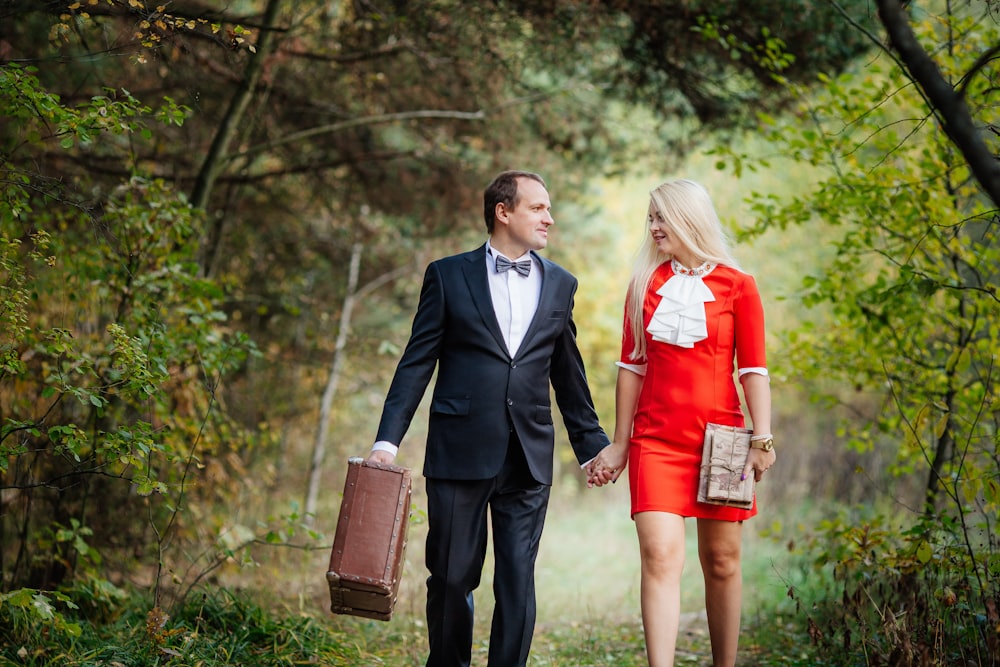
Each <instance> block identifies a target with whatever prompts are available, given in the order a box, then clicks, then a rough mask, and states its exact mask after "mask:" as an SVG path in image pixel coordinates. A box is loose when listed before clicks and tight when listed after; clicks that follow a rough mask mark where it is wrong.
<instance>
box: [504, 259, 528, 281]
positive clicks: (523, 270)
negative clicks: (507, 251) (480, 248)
mask: <svg viewBox="0 0 1000 667" xmlns="http://www.w3.org/2000/svg"><path fill="white" fill-rule="evenodd" d="M510 269H514V270H515V271H517V272H518V273H519V274H521V275H522V276H524V277H525V278H527V277H528V274H529V273H530V272H531V260H530V259H522V260H521V261H520V262H512V261H510V260H509V259H507V258H506V257H504V256H503V255H497V273H503V272H504V271H509V270H510Z"/></svg>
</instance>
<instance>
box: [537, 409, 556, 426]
mask: <svg viewBox="0 0 1000 667" xmlns="http://www.w3.org/2000/svg"><path fill="white" fill-rule="evenodd" d="M535 421H536V422H538V423H539V424H551V423H552V408H551V407H550V406H548V405H536V406H535Z"/></svg>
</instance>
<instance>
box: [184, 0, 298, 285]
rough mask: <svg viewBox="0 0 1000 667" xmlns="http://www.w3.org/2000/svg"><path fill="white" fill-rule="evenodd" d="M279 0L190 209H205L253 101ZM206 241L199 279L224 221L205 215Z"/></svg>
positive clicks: (273, 1) (267, 13)
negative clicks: (231, 145)
mask: <svg viewBox="0 0 1000 667" xmlns="http://www.w3.org/2000/svg"><path fill="white" fill-rule="evenodd" d="M280 5H281V0H269V1H268V3H267V8H266V9H265V10H264V16H263V18H262V20H261V30H260V39H258V40H257V44H256V50H255V51H254V53H253V54H252V55H251V56H250V59H249V61H248V62H247V68H246V71H245V72H244V74H243V81H241V82H240V87H239V89H238V90H237V91H236V94H235V95H233V98H232V99H231V100H230V101H229V108H228V109H227V110H226V115H225V116H224V117H223V118H222V121H221V122H220V123H219V128H218V131H217V132H216V133H215V138H214V139H213V140H212V145H211V147H210V148H209V149H208V153H206V154H205V161H204V162H202V164H201V169H200V170H199V172H198V176H197V178H196V179H195V184H194V189H193V190H192V191H191V205H192V206H194V207H195V208H201V209H205V208H206V207H207V206H208V200H209V197H210V196H211V194H212V188H213V187H214V186H215V181H216V179H218V177H219V174H221V173H222V170H223V169H224V168H225V164H226V159H227V156H228V153H229V145H230V143H232V140H233V137H235V136H236V132H237V130H238V129H239V127H240V124H241V123H242V121H243V117H244V116H245V115H246V110H247V107H248V106H250V101H251V100H252V99H253V95H254V91H255V90H256V88H257V83H258V82H259V81H260V77H261V74H262V73H263V71H264V63H265V61H266V60H267V57H268V55H270V53H271V52H272V51H273V49H274V30H273V27H274V24H275V22H276V20H277V16H278V8H279V7H280ZM206 220H207V227H206V230H205V234H206V238H205V241H204V245H203V246H202V252H201V272H202V275H210V274H211V270H212V266H213V264H214V262H215V255H216V251H217V249H218V247H219V242H220V240H221V238H222V227H223V223H224V219H223V218H221V217H216V216H212V215H208V216H207V218H206Z"/></svg>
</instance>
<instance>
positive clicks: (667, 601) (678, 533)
mask: <svg viewBox="0 0 1000 667" xmlns="http://www.w3.org/2000/svg"><path fill="white" fill-rule="evenodd" d="M635 529H636V533H637V534H638V536H639V558H640V561H641V563H642V580H641V585H640V599H641V606H642V628H643V632H644V634H645V637H646V659H647V660H648V661H649V665H650V667H673V664H674V650H675V649H676V647H677V631H678V628H679V626H680V616H681V571H682V570H683V569H684V519H683V517H680V516H677V515H676V514H667V513H666V512H640V513H638V514H636V515H635Z"/></svg>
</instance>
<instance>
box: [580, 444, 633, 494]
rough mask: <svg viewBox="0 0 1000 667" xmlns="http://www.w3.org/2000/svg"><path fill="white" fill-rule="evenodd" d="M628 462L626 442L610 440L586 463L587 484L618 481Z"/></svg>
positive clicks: (600, 484)
mask: <svg viewBox="0 0 1000 667" xmlns="http://www.w3.org/2000/svg"><path fill="white" fill-rule="evenodd" d="M626 463H628V442H623V443H619V442H612V443H611V444H610V445H608V446H607V447H605V448H604V449H602V450H601V451H600V453H598V455H597V456H595V457H594V459H593V460H592V461H591V462H590V463H589V464H588V465H587V486H588V487H592V486H604V485H605V484H607V483H608V482H616V481H618V477H619V476H620V475H621V474H622V471H623V470H625V464H626Z"/></svg>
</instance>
